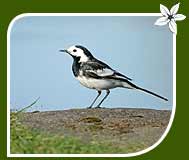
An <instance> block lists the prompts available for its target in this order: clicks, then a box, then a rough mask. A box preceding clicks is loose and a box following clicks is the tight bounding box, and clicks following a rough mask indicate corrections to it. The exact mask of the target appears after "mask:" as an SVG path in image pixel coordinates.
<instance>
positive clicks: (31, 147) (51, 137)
mask: <svg viewBox="0 0 189 160" xmlns="http://www.w3.org/2000/svg"><path fill="white" fill-rule="evenodd" d="M22 114H23V113H19V114H18V113H14V112H12V113H11V116H10V117H11V154H26V153H28V154H47V153H48V154H53V153H54V154H71V153H75V154H77V153H78V154H81V153H83V154H88V153H89V154H90V153H91V154H96V153H124V152H125V149H123V148H118V147H115V146H112V145H111V144H106V143H103V142H96V141H91V142H82V141H81V140H80V139H78V138H76V137H65V136H64V135H55V134H50V133H44V132H39V131H34V130H31V129H29V128H28V127H26V126H24V125H23V124H22V123H21V122H20V118H21V117H22Z"/></svg>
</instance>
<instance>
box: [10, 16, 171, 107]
mask: <svg viewBox="0 0 189 160" xmlns="http://www.w3.org/2000/svg"><path fill="white" fill-rule="evenodd" d="M157 18H158V17H134V16H132V17H40V16H38V17H24V18H21V19H19V20H17V21H16V22H15V23H14V25H13V27H12V30H11V37H10V38H11V50H10V65H11V66H10V68H11V72H10V74H11V75H10V76H11V79H10V84H11V86H10V87H11V88H10V89H11V90H10V93H11V97H10V99H11V102H10V103H11V109H20V108H23V107H24V106H27V105H28V104H30V103H32V102H33V101H34V100H35V99H36V98H37V97H39V96H40V100H39V101H38V103H37V104H36V105H35V106H34V107H33V110H36V109H37V110H59V109H68V108H84V107H87V106H88V105H89V104H90V103H91V101H92V100H93V99H94V97H95V96H96V94H97V93H96V92H95V90H90V89H87V88H85V87H83V86H81V85H80V84H79V82H78V81H77V80H75V79H74V76H73V74H72V71H71V65H72V58H71V57H69V56H68V55H66V54H63V53H60V52H59V49H63V48H68V47H69V46H70V45H74V44H80V45H83V46H85V47H87V48H88V49H89V50H90V51H91V52H92V53H93V55H94V56H95V57H97V58H99V59H100V60H102V61H104V62H106V63H108V64H109V65H110V66H111V67H112V68H114V69H116V70H118V71H120V72H121V73H124V74H125V75H127V76H128V77H130V78H132V79H133V83H135V84H137V85H139V86H141V87H143V88H146V89H149V90H152V91H154V92H156V93H159V94H160V95H163V96H165V97H167V98H168V99H169V101H168V102H165V101H163V100H161V99H159V98H156V97H154V96H151V95H149V94H146V93H143V92H139V91H134V90H127V89H121V88H117V89H114V90H111V94H110V96H109V98H108V99H107V100H106V101H105V102H104V103H103V106H105V107H129V108H131V107H134V108H154V109H171V108H172V101H173V99H172V96H173V95H172V92H173V88H172V85H173V81H172V79H173V67H172V65H173V64H172V61H173V46H172V45H173V44H172V33H171V32H170V31H169V29H168V26H161V27H159V26H155V25H154V22H155V21H156V19H157ZM101 98H102V97H101Z"/></svg>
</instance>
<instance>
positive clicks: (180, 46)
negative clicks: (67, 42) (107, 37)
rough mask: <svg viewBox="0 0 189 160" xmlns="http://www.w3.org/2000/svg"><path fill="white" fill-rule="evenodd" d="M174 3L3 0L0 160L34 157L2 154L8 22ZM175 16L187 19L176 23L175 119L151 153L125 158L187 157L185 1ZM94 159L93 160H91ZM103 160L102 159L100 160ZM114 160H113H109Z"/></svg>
mask: <svg viewBox="0 0 189 160" xmlns="http://www.w3.org/2000/svg"><path fill="white" fill-rule="evenodd" d="M177 2H178V1H173V0H168V1H160V0H153V1H148V0H143V1H141V0H135V1H129V0H127V1H126V0H125V1H124V0H116V1H110V0H109V1H108V0H104V1H102V0H101V1H100V0H95V1H89V0H79V1H73V0H71V1H68V0H67V1H66V0H65V1H63V0H62V1H61V0H54V1H50V0H38V1H37V0H30V1H27V0H14V1H9V0H7V1H4V2H1V3H2V4H1V5H0V7H1V8H0V39H1V40H0V43H1V45H0V46H1V47H0V74H1V78H0V80H1V81H0V82H1V83H0V106H1V110H0V123H1V132H0V159H19V160H20V159H35V158H7V153H6V130H7V127H6V118H7V117H6V113H7V107H6V106H7V104H6V103H7V102H6V100H7V96H6V95H7V71H6V68H7V29H8V25H9V23H10V21H11V20H12V19H13V18H14V17H15V16H17V15H19V14H22V13H72V12H73V13H74V12H75V13H77V12H78V13H79V12H80V13H87V12H91V13H93V12H94V13H98V12H100V13H109V12H112V13H160V10H159V5H160V3H162V4H164V5H165V6H167V7H168V8H170V7H171V6H173V5H174V4H176V3H177ZM179 13H182V14H184V15H186V16H187V18H186V19H185V20H184V21H182V22H178V23H177V25H178V34H177V56H176V57H177V68H176V70H177V87H176V88H177V108H176V114H175V119H174V122H173V125H172V127H171V130H170V132H169V134H168V135H167V137H166V138H165V139H164V141H163V142H162V143H161V144H160V145H159V146H157V147H156V148H155V149H154V150H152V151H150V152H148V153H145V154H143V155H140V156H137V157H130V158H127V159H133V160H134V159H139V160H140V159H153V160H156V159H157V160H159V159H165V158H169V159H180V158H181V157H182V158H185V157H188V156H187V154H188V153H187V152H188V147H187V146H188V143H187V142H188V135H189V127H188V126H189V125H188V124H187V121H188V117H189V116H188V113H189V112H188V111H189V107H188V106H187V104H186V101H185V99H187V97H188V95H187V94H188V93H187V88H188V86H187V85H185V84H188V81H189V78H188V77H187V74H188V69H187V63H188V59H189V58H188V57H189V56H188V54H187V52H188V51H186V49H187V45H188V43H189V0H181V1H180V8H179ZM38 159H51V158H38ZM52 159H71V158H52ZM76 159H87V158H76ZM92 159H97V158H92ZM101 159H105V158H101ZM109 159H115V158H109Z"/></svg>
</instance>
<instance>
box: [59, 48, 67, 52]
mask: <svg viewBox="0 0 189 160" xmlns="http://www.w3.org/2000/svg"><path fill="white" fill-rule="evenodd" d="M59 51H60V52H65V53H69V52H68V50H66V49H61V50H59Z"/></svg>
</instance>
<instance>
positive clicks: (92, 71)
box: [82, 60, 132, 80]
mask: <svg viewBox="0 0 189 160" xmlns="http://www.w3.org/2000/svg"><path fill="white" fill-rule="evenodd" d="M82 66H83V71H84V74H85V75H86V76H87V75H89V76H92V77H94V78H105V77H108V78H111V77H112V78H124V79H127V80H132V79H131V78H128V77H127V76H125V75H123V74H121V73H119V72H117V71H115V70H113V69H112V68H110V67H109V66H108V65H107V64H105V63H104V62H101V61H99V60H98V61H91V62H86V63H84V64H83V65H82Z"/></svg>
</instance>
